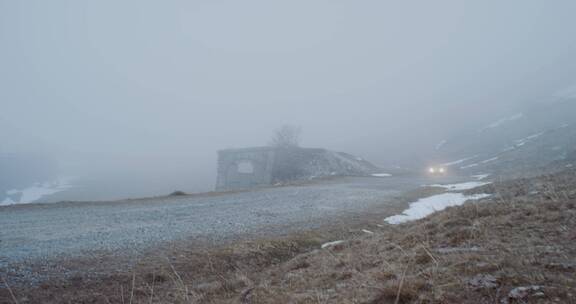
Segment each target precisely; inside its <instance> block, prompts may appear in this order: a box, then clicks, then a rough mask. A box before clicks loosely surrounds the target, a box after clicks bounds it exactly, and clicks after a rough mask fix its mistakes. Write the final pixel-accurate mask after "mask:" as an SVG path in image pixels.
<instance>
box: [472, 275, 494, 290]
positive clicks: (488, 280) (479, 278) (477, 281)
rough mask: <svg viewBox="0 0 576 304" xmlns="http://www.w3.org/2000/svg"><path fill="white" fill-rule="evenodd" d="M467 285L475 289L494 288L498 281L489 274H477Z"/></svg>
mask: <svg viewBox="0 0 576 304" xmlns="http://www.w3.org/2000/svg"><path fill="white" fill-rule="evenodd" d="M468 284H469V285H470V286H472V287H473V288H476V289H483V288H496V287H498V279H497V278H496V277H495V276H493V275H491V274H479V275H476V276H475V277H473V278H471V279H470V280H468Z"/></svg>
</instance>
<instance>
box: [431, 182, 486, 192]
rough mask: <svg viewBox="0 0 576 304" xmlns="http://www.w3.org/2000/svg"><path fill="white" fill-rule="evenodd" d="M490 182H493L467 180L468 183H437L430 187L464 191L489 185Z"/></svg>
mask: <svg viewBox="0 0 576 304" xmlns="http://www.w3.org/2000/svg"><path fill="white" fill-rule="evenodd" d="M488 184H491V182H480V181H473V182H466V183H459V184H447V185H440V184H435V185H430V187H439V188H444V189H447V190H449V191H464V190H470V189H474V188H476V187H480V186H484V185H488Z"/></svg>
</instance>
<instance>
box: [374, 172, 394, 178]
mask: <svg viewBox="0 0 576 304" xmlns="http://www.w3.org/2000/svg"><path fill="white" fill-rule="evenodd" d="M372 176H374V177H390V176H392V174H389V173H374V174H372Z"/></svg>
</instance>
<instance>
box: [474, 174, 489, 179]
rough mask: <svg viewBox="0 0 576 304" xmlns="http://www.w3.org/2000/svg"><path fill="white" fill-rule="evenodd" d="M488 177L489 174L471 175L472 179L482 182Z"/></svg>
mask: <svg viewBox="0 0 576 304" xmlns="http://www.w3.org/2000/svg"><path fill="white" fill-rule="evenodd" d="M488 176H490V174H477V175H472V178H474V179H475V180H483V179H486V178H487V177H488Z"/></svg>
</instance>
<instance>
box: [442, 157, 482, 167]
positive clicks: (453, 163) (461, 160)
mask: <svg viewBox="0 0 576 304" xmlns="http://www.w3.org/2000/svg"><path fill="white" fill-rule="evenodd" d="M476 157H478V155H474V156H472V157H467V158H463V159H459V160H457V161H453V162H449V163H445V164H442V166H446V167H449V166H453V165H458V164H461V163H463V162H466V161H469V160H471V159H474V158H476Z"/></svg>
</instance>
